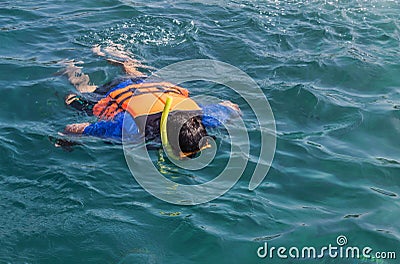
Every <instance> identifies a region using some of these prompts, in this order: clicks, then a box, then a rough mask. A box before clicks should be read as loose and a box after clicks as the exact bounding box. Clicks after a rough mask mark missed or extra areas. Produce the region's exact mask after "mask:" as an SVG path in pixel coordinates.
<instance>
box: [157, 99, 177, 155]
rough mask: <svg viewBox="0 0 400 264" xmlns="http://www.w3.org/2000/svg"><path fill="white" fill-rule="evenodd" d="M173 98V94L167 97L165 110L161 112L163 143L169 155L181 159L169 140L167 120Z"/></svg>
mask: <svg viewBox="0 0 400 264" xmlns="http://www.w3.org/2000/svg"><path fill="white" fill-rule="evenodd" d="M172 100H173V99H172V97H171V96H168V97H167V100H166V101H165V106H164V110H163V111H162V114H161V121H160V133H161V143H162V145H163V147H164V149H165V151H166V152H167V155H168V157H172V158H174V159H179V157H177V156H176V155H175V154H174V152H173V151H172V148H171V145H170V144H169V142H168V134H167V120H168V114H169V111H170V110H171V104H172Z"/></svg>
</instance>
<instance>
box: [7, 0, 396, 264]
mask: <svg viewBox="0 0 400 264" xmlns="http://www.w3.org/2000/svg"><path fill="white" fill-rule="evenodd" d="M0 3H1V5H0V87H1V92H2V96H1V98H2V103H1V111H0V127H1V129H0V140H1V141H0V151H1V155H0V263H399V261H400V260H399V259H400V224H399V217H400V203H399V195H400V180H399V176H400V153H399V149H400V140H399V139H400V93H399V91H400V90H399V88H400V63H399V54H400V44H399V43H400V42H399V41H400V3H399V2H398V1H372V0H371V1H355V0H354V1H351V0H349V1H261V0H259V1H250V0H248V1H245V0H236V1H215V2H214V1H207V0H196V1H181V0H178V1H171V0H168V1H142V0H138V1H130V0H120V1H117V0H109V1H89V0H83V1H75V0H71V1H31V0H25V1H20V0H15V1H0ZM110 41H112V42H114V43H117V44H121V45H124V46H125V47H126V48H127V49H128V50H130V51H132V52H133V53H134V54H136V55H137V57H138V58H140V59H141V60H144V61H145V62H146V64H147V65H150V66H153V67H157V68H161V67H163V66H166V65H169V64H171V63H174V62H179V61H182V60H188V59H199V58H200V59H204V58H206V59H215V60H220V61H223V62H226V63H229V64H232V65H234V66H236V67H238V68H240V69H241V70H243V71H245V72H246V73H247V74H249V75H250V76H251V77H252V78H254V80H255V81H256V82H257V83H258V84H259V86H260V87H261V88H262V90H263V92H264V93H265V95H266V96H267V98H268V99H269V102H270V104H271V107H272V110H273V112H274V115H275V119H276V125H277V148H276V154H275V158H274V161H273V164H272V166H271V169H270V172H269V173H268V176H267V177H266V179H265V180H264V182H263V183H262V184H261V186H260V187H259V188H257V189H256V190H254V191H249V190H248V189H247V187H248V180H249V178H250V175H251V174H252V170H253V169H254V167H255V163H256V161H257V151H258V148H259V145H258V144H259V143H258V141H257V126H255V122H254V118H253V116H252V114H251V111H250V109H249V107H248V106H247V105H246V104H244V102H243V101H242V100H241V99H240V98H238V95H237V94H235V93H234V92H233V91H232V90H230V89H213V84H210V83H203V84H202V85H199V84H197V85H196V83H193V84H191V87H189V89H191V91H192V92H193V93H194V94H208V95H215V96H218V97H220V98H221V99H229V100H232V101H234V102H237V103H239V104H240V107H241V108H242V110H243V112H244V117H243V118H244V120H245V121H246V123H247V125H248V128H249V131H250V137H251V140H252V141H251V142H252V143H251V144H252V149H251V156H250V160H249V165H248V168H247V169H246V171H245V175H244V177H242V178H241V179H240V180H239V182H238V183H237V184H236V185H235V186H234V187H233V188H232V189H231V190H230V191H229V192H228V193H226V194H225V195H224V196H222V197H220V198H218V199H216V200H214V201H212V202H209V203H206V204H202V205H197V206H191V207H187V206H176V205H171V204H168V203H165V202H163V201H160V200H158V199H156V198H154V197H153V196H151V195H150V194H149V193H147V192H146V191H144V190H143V189H142V188H141V187H140V186H139V185H138V184H137V182H136V181H135V180H134V178H133V177H132V175H131V173H130V171H129V169H128V167H127V165H126V162H125V158H124V155H123V151H122V146H121V145H119V144H115V143H111V144H110V142H104V141H103V140H100V139H95V138H81V139H78V142H79V143H80V145H76V146H73V147H72V151H66V150H63V149H61V148H55V147H54V139H53V138H54V137H58V135H57V132H58V131H62V130H63V128H64V126H65V125H66V124H68V123H75V122H84V121H93V119H91V118H89V117H86V116H84V115H82V114H79V113H77V112H75V111H73V110H71V109H68V108H66V107H65V105H64V103H63V100H64V96H65V95H66V94H67V93H69V92H73V91H74V89H73V87H72V86H71V85H70V84H69V83H68V80H67V79H66V78H65V77H62V76H58V75H57V74H56V73H57V72H58V71H60V70H62V66H61V65H60V64H59V62H60V61H62V60H64V59H76V60H82V61H84V64H83V65H82V66H83V67H84V71H85V72H86V73H88V74H89V75H90V77H91V79H92V80H93V82H95V83H96V84H102V83H105V82H107V81H110V80H112V79H113V78H115V77H117V76H119V75H121V74H122V72H121V70H120V69H119V68H117V67H115V66H112V65H110V64H108V63H107V62H105V61H104V60H102V59H101V58H98V57H96V56H94V55H93V54H92V53H91V47H92V45H95V44H100V45H106V44H107V43H110ZM216 133H217V135H218V136H219V142H220V146H221V147H220V149H219V152H218V154H217V157H216V159H215V160H214V162H213V165H212V166H214V167H215V168H216V171H217V170H218V168H219V167H221V166H224V164H223V162H225V161H226V158H227V156H228V155H229V148H228V147H227V142H228V141H227V140H226V139H225V138H224V137H225V135H224V133H223V132H216ZM155 156H156V155H155ZM159 166H160V167H161V166H162V167H163V168H164V169H165V168H166V170H167V171H169V173H170V174H171V175H173V176H174V177H177V178H178V179H180V181H182V182H186V183H187V184H193V183H199V182H205V181H207V180H210V179H211V178H212V175H208V174H204V175H200V176H197V177H195V176H194V175H196V174H195V173H192V172H190V171H189V172H185V171H183V170H176V169H175V168H174V166H173V165H172V164H170V163H168V162H164V163H163V164H161V165H159ZM339 235H345V236H346V237H347V239H348V245H350V246H359V247H360V248H363V247H365V246H369V247H371V248H373V249H374V251H396V252H397V260H376V259H375V260H369V261H367V260H362V259H361V260H356V259H340V258H336V259H333V258H327V257H326V258H323V259H319V260H313V259H299V260H296V259H287V260H280V259H278V258H277V257H276V255H275V256H274V258H273V259H268V258H267V259H260V258H258V257H257V249H258V247H260V246H262V245H263V244H264V242H268V244H269V245H270V246H275V247H279V246H284V247H287V248H289V247H291V246H297V247H303V246H314V247H316V248H321V247H323V246H326V245H329V244H332V245H336V238H337V237H338V236H339Z"/></svg>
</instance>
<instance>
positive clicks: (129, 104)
mask: <svg viewBox="0 0 400 264" xmlns="http://www.w3.org/2000/svg"><path fill="white" fill-rule="evenodd" d="M93 52H94V53H95V54H97V55H99V56H102V57H106V56H107V55H108V56H111V57H112V58H108V59H107V60H108V61H109V62H110V63H113V64H116V65H120V66H122V67H123V69H124V71H125V73H126V74H127V76H126V77H124V78H117V79H116V80H114V81H111V82H109V83H107V84H105V85H103V86H95V85H92V84H90V80H89V76H88V75H86V74H84V73H83V72H82V71H81V67H77V66H76V65H75V63H74V62H73V61H72V62H67V63H66V65H67V67H66V69H65V74H67V76H68V79H69V81H70V82H71V84H73V85H74V86H75V87H76V89H77V90H78V91H79V92H80V94H81V95H77V94H69V95H68V96H67V97H66V99H65V103H66V104H67V105H68V106H70V107H72V108H75V109H77V110H79V111H84V112H86V113H87V114H88V115H91V116H92V115H94V116H96V117H98V121H97V122H95V123H77V124H70V125H67V126H66V127H65V132H66V133H69V134H82V135H88V136H96V137H101V138H113V139H121V138H122V133H123V132H124V133H125V135H132V136H144V137H145V139H146V141H151V140H158V139H160V134H161V133H160V132H161V131H160V121H161V116H162V114H163V111H164V112H165V110H164V108H165V104H166V101H167V99H168V100H170V99H171V100H170V103H171V106H170V108H169V109H168V112H170V114H167V120H168V122H167V124H168V125H167V127H166V134H167V137H168V141H169V143H170V145H171V149H172V151H173V153H174V155H176V156H178V157H180V158H184V157H189V158H191V157H194V156H195V155H196V153H198V152H200V151H201V150H203V149H205V148H207V147H209V146H210V145H209V144H208V143H207V141H204V140H202V138H204V137H206V136H207V135H208V134H207V130H206V129H207V128H212V127H217V126H219V125H220V124H221V123H223V122H224V121H226V120H227V119H229V118H231V117H234V116H237V115H238V114H240V109H239V107H238V105H237V104H234V103H232V102H230V101H223V102H221V103H219V104H212V105H199V104H197V103H196V102H195V101H194V100H193V99H191V98H190V97H189V92H188V90H187V89H185V88H182V87H179V86H176V85H173V84H172V83H168V82H145V80H146V78H147V76H146V75H145V74H144V73H142V72H140V71H139V69H146V68H150V69H151V67H148V66H145V65H143V64H141V63H140V62H139V61H137V60H135V59H133V56H132V54H131V53H129V52H126V51H123V49H122V48H121V47H120V46H117V45H114V46H110V47H106V48H104V49H103V50H102V49H101V47H100V46H96V47H94V48H93ZM86 95H87V96H86ZM125 114H127V115H126V116H125ZM124 122H125V123H124ZM123 123H124V124H123ZM123 130H124V131H123ZM171 135H179V136H178V137H177V136H175V137H174V136H171Z"/></svg>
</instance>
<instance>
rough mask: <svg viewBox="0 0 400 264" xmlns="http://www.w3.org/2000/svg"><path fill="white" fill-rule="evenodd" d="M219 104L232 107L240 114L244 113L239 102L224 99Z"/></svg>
mask: <svg viewBox="0 0 400 264" xmlns="http://www.w3.org/2000/svg"><path fill="white" fill-rule="evenodd" d="M219 104H220V105H223V106H226V107H229V108H231V109H232V110H234V111H235V112H237V113H238V114H239V115H241V114H242V111H240V108H239V106H238V105H237V104H234V103H232V102H231V101H228V100H226V101H222V102H221V103H219Z"/></svg>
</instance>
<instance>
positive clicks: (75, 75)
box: [65, 61, 97, 93]
mask: <svg viewBox="0 0 400 264" xmlns="http://www.w3.org/2000/svg"><path fill="white" fill-rule="evenodd" d="M76 63H83V62H74V61H69V62H67V63H66V65H67V67H66V69H65V73H66V74H67V75H68V80H69V81H70V82H71V84H72V85H74V86H75V88H76V89H77V90H78V91H79V92H81V93H92V92H94V91H95V90H96V88H97V86H96V85H89V82H90V79H89V75H87V74H84V73H83V72H82V70H81V69H82V67H78V66H76V65H75V64H76Z"/></svg>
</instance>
